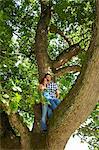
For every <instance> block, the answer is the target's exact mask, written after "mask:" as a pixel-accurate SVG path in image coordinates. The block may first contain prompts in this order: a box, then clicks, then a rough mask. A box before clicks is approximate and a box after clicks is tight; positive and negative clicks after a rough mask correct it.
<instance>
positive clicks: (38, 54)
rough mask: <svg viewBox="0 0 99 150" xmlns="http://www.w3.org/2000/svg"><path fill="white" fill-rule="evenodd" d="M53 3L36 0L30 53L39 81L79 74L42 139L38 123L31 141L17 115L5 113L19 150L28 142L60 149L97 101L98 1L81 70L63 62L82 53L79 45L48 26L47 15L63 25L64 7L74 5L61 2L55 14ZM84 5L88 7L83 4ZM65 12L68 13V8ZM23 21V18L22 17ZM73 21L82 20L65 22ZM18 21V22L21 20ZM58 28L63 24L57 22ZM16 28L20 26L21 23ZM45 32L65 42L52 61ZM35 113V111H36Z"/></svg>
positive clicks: (26, 146) (44, 147) (35, 145)
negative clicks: (17, 134) (37, 7)
mask: <svg viewBox="0 0 99 150" xmlns="http://www.w3.org/2000/svg"><path fill="white" fill-rule="evenodd" d="M53 2H55V7H54V6H53ZM53 2H52V1H50V0H48V1H47V0H40V5H41V14H40V18H39V22H38V24H37V29H36V35H35V44H34V45H35V48H34V54H35V58H36V61H37V66H38V72H39V80H41V78H42V77H43V76H44V74H45V73H46V72H48V71H51V72H53V73H54V74H55V76H60V75H63V74H64V73H66V72H71V71H72V72H77V71H80V70H81V73H80V75H79V76H78V79H77V81H76V83H75V85H74V87H73V88H72V89H71V91H70V92H69V94H68V96H66V97H65V98H64V100H63V101H62V103H61V104H60V106H59V107H58V109H57V110H55V112H54V115H53V118H51V120H50V121H49V128H48V133H47V134H46V135H45V136H44V135H40V132H39V126H38V124H36V125H35V128H34V131H33V136H32V138H33V141H32V140H30V137H31V136H30V135H29V132H28V130H27V128H26V127H25V126H24V125H23V123H22V122H21V120H20V119H19V116H18V114H17V113H10V114H9V121H10V122H11V124H13V125H14V126H15V128H17V129H18V130H19V132H20V135H21V144H22V147H23V149H31V144H30V142H31V141H32V148H33V149H41V148H42V149H51V150H52V149H63V148H64V146H65V144H66V142H67V141H68V139H69V137H70V135H71V134H72V133H73V131H74V130H75V129H77V128H78V127H79V125H80V124H81V123H82V122H83V121H84V120H85V119H86V117H87V116H88V115H89V114H90V112H91V111H92V109H93V108H94V107H95V104H96V102H97V100H98V98H99V95H98V93H99V90H98V89H99V59H98V57H99V46H98V39H99V27H98V26H99V15H98V14H99V10H98V8H99V1H98V0H96V26H95V25H94V27H93V34H92V38H91V42H90V45H89V47H88V50H87V52H86V60H84V63H83V65H82V68H81V69H80V66H79V65H76V66H74V65H72V66H68V65H66V63H67V62H68V61H70V60H71V58H72V57H73V56H76V55H78V52H79V51H81V50H82V47H83V46H82V47H81V46H80V44H79V42H78V39H77V42H78V43H76V42H75V41H76V39H75V38H74V39H73V40H71V38H70V37H69V36H65V34H64V32H62V31H60V30H59V28H58V27H56V26H55V24H56V22H57V21H56V22H55V21H54V24H52V23H53V21H52V22H51V16H53V17H55V19H56V20H58V19H60V20H61V19H62V21H63V22H65V21H64V18H65V17H66V16H65V15H63V13H64V11H63V10H64V7H66V6H68V5H69V4H70V6H71V8H73V6H75V3H74V2H73V1H72V3H69V1H68V2H65V1H64V0H63V1H62V4H61V7H60V8H61V10H62V11H63V12H61V10H59V11H58V9H59V6H60V2H59V1H57V3H56V1H53ZM27 5H28V2H27ZM83 5H84V6H85V3H83ZM87 5H89V4H88V3H87ZM23 6H24V5H23ZM78 6H80V8H81V6H82V5H81V3H80V1H79V2H78ZM67 8H68V7H67ZM21 9H22V8H21ZM67 10H69V8H68V9H67ZM74 10H75V9H74ZM54 11H56V12H57V14H58V16H59V18H58V17H56V16H54V13H55V12H54ZM76 11H79V9H76ZM70 12H71V11H70ZM72 12H73V9H72ZM74 12H75V11H74ZM38 13H39V11H38ZM68 13H69V11H68ZM64 14H65V13H64ZM75 14H76V13H75ZM77 14H78V13H77ZM80 17H81V16H80ZM84 17H85V16H84ZM23 18H26V16H25V17H23ZM86 18H87V17H86ZM69 19H70V18H69ZM73 19H78V20H77V21H76V23H79V22H81V24H83V22H82V21H79V20H80V19H81V18H80V19H79V17H76V18H75V17H74V16H73V17H72V19H70V20H69V23H72V22H73V21H74V20H73ZM81 20H82V19H81ZM86 20H87V19H86ZM20 22H21V23H22V20H21V21H20ZM74 22H75V21H74ZM59 23H60V22H59ZM67 24H68V23H67ZM58 25H59V24H58ZM61 25H63V24H62V23H61ZM20 26H22V24H21V25H20ZM23 26H24V24H23ZM82 27H83V26H82ZM63 29H64V28H63ZM20 30H21V29H20ZM49 31H50V32H54V33H58V34H59V35H61V36H62V37H63V38H64V39H65V41H66V42H67V43H68V44H67V45H66V47H65V48H66V51H64V50H63V52H61V53H59V56H57V57H56V59H55V60H52V59H51V58H50V57H49V55H48V51H47V49H48V32H49ZM20 33H21V32H20ZM49 37H50V36H49ZM82 45H83V44H82ZM32 53H33V51H32ZM26 55H28V54H26ZM15 99H17V101H20V99H21V97H20V96H19V95H15ZM1 107H2V109H4V110H5V111H6V109H8V108H7V106H5V105H4V103H3V104H2V103H1ZM36 111H39V110H37V109H36ZM35 113H36V114H37V116H36V117H35V119H37V120H35V122H36V123H37V122H38V119H39V114H38V113H39V112H35ZM38 133H39V136H38ZM34 137H35V139H34ZM40 140H41V141H40ZM38 141H39V145H37V142H38ZM33 144H34V145H33Z"/></svg>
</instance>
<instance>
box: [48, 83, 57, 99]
mask: <svg viewBox="0 0 99 150" xmlns="http://www.w3.org/2000/svg"><path fill="white" fill-rule="evenodd" d="M57 89H58V86H57V84H56V83H54V82H52V81H51V82H50V83H49V84H48V85H47V91H48V92H49V94H50V96H51V97H56V90H57Z"/></svg>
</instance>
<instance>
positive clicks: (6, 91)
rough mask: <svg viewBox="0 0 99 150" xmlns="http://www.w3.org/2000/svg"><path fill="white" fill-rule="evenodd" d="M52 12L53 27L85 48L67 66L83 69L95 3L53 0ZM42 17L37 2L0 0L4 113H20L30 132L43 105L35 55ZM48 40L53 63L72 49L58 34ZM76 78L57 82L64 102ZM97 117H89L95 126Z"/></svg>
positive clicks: (0, 79)
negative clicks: (34, 110)
mask: <svg viewBox="0 0 99 150" xmlns="http://www.w3.org/2000/svg"><path fill="white" fill-rule="evenodd" d="M52 10H53V11H52V18H51V22H50V25H51V24H54V25H56V26H57V27H58V28H59V29H60V30H61V31H62V32H63V33H64V34H65V35H66V36H67V37H68V38H71V39H72V44H75V43H80V46H81V48H82V49H83V50H82V51H81V52H80V53H79V54H78V56H77V57H76V59H74V58H73V59H72V60H70V62H69V63H68V64H65V65H74V64H75V65H80V66H81V65H82V64H83V63H84V61H85V59H86V51H87V49H88V46H89V43H90V38H91V29H92V23H93V21H94V15H95V13H94V12H95V8H94V1H92V0H90V1H88V0H75V1H74V0H61V1H59V0H53V7H52ZM39 18H40V4H39V1H38V0H5V1H4V0H1V1H0V61H1V64H0V83H1V85H0V91H1V94H0V101H1V103H4V104H5V105H6V106H7V109H6V110H5V111H6V112H7V113H8V114H10V113H16V112H18V113H19V114H20V116H23V122H25V123H26V124H27V126H28V127H29V128H30V130H31V126H32V123H33V119H34V114H33V106H34V105H35V104H38V103H39V102H40V98H39V94H38V78H39V76H38V67H37V62H36V59H35V54H34V45H35V34H36V28H37V23H38V20H39ZM48 41H49V45H48V54H49V57H50V58H51V59H52V60H55V59H56V57H57V56H58V55H59V54H60V53H62V52H63V51H64V50H67V48H68V47H69V45H68V43H67V42H66V41H64V39H63V38H62V37H61V36H60V35H58V34H55V33H50V32H49V33H48ZM77 76H78V74H73V73H71V74H70V73H69V74H65V75H64V76H62V77H60V78H57V79H56V80H57V84H58V85H59V87H60V92H61V95H60V98H61V100H62V99H63V98H64V96H65V94H67V93H68V92H69V90H70V89H71V88H72V86H73V84H75V81H76V79H77ZM96 116H97V115H96V111H95V112H93V113H92V115H91V116H90V117H93V118H94V119H93V120H94V123H96V120H95V117H96ZM94 123H93V122H92V123H90V125H88V126H87V128H88V127H91V126H94V127H96V126H97V123H96V124H94ZM87 128H86V129H87ZM88 130H89V129H88ZM81 132H82V134H83V135H86V134H87V131H86V132H83V128H82V131H81V130H80V133H81ZM95 133H96V130H95ZM92 134H93V133H92ZM88 136H90V134H88ZM95 137H96V135H95ZM92 141H93V140H92Z"/></svg>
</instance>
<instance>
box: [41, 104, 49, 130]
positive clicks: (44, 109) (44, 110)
mask: <svg viewBox="0 0 99 150" xmlns="http://www.w3.org/2000/svg"><path fill="white" fill-rule="evenodd" d="M47 111H48V105H47V104H44V105H42V118H41V128H42V130H46V129H47V125H46V117H47Z"/></svg>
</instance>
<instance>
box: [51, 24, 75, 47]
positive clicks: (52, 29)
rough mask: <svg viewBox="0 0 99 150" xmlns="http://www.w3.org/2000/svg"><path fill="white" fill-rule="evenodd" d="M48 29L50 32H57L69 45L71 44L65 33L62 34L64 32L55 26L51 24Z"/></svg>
mask: <svg viewBox="0 0 99 150" xmlns="http://www.w3.org/2000/svg"><path fill="white" fill-rule="evenodd" d="M49 31H50V32H52V33H58V34H59V35H61V36H62V37H63V38H64V39H65V40H66V42H67V43H68V45H69V46H70V45H72V41H71V39H69V38H68V37H67V36H66V35H64V33H63V32H62V31H61V30H60V29H58V28H57V27H56V26H54V25H51V26H50V29H49Z"/></svg>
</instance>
